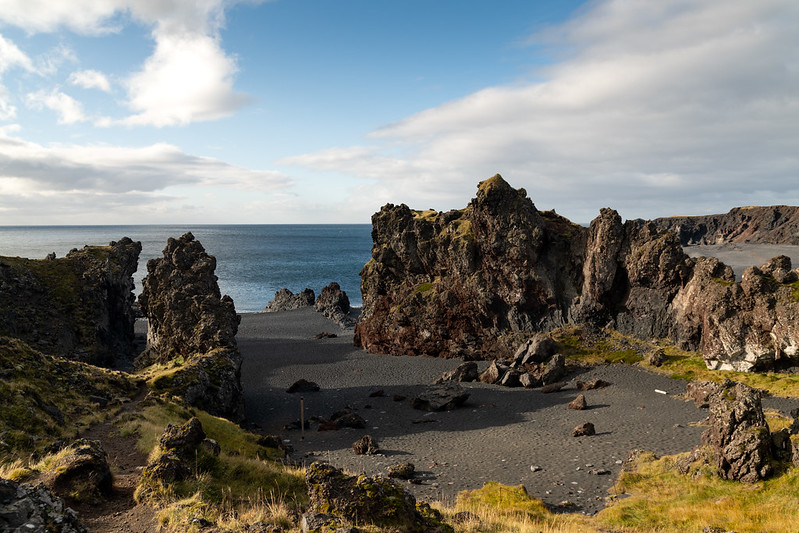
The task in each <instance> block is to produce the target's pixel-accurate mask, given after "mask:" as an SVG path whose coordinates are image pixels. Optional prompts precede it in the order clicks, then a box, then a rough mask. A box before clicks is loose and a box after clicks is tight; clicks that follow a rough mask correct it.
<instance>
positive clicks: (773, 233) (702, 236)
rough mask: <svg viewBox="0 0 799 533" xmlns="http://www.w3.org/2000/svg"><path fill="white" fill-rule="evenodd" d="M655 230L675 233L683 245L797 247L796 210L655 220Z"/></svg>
mask: <svg viewBox="0 0 799 533" xmlns="http://www.w3.org/2000/svg"><path fill="white" fill-rule="evenodd" d="M653 222H654V223H655V225H656V226H657V227H658V229H661V230H667V231H670V232H672V233H675V234H676V235H677V236H678V237H679V238H680V242H681V243H682V244H683V245H691V244H724V243H752V244H755V243H758V244H791V245H799V207H796V206H790V205H774V206H764V207H736V208H734V209H731V210H730V212H729V213H726V214H723V215H703V216H692V217H691V216H689V217H667V218H658V219H655V220H654V221H653Z"/></svg>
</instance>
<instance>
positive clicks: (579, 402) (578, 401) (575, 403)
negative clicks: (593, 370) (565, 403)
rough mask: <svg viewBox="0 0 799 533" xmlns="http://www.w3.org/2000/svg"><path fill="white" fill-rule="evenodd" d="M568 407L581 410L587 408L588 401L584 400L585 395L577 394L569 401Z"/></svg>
mask: <svg viewBox="0 0 799 533" xmlns="http://www.w3.org/2000/svg"><path fill="white" fill-rule="evenodd" d="M569 409H573V410H575V411H582V410H584V409H588V402H587V401H585V395H583V394H580V395H578V396H577V398H575V399H573V400H572V401H570V402H569Z"/></svg>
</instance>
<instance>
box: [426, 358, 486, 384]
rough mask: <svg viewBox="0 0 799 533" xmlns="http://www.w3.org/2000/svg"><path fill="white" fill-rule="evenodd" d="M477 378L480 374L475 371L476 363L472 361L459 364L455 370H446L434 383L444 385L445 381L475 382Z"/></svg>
mask: <svg viewBox="0 0 799 533" xmlns="http://www.w3.org/2000/svg"><path fill="white" fill-rule="evenodd" d="M479 377H480V374H479V372H478V371H477V363H475V362H474V361H466V362H464V363H461V364H459V365H458V366H457V367H456V368H454V369H452V370H447V371H446V372H444V373H443V374H441V377H439V378H438V379H436V380H435V381H434V383H436V384H437V383H444V382H445V381H458V382H470V381H477V380H478V379H479Z"/></svg>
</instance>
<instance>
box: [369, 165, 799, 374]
mask: <svg viewBox="0 0 799 533" xmlns="http://www.w3.org/2000/svg"><path fill="white" fill-rule="evenodd" d="M372 224H373V230H372V238H373V241H374V246H373V248H372V259H371V260H370V261H369V263H368V264H367V265H366V266H365V267H364V268H363V270H362V271H361V287H362V294H363V302H364V305H363V310H362V312H361V318H360V321H359V323H358V324H357V326H356V328H355V343H356V345H359V346H362V347H363V348H365V349H366V350H368V351H371V352H378V353H390V354H396V355H400V354H401V355H431V356H437V357H456V356H457V357H463V358H465V359H499V360H506V361H509V362H512V363H514V364H515V366H516V367H518V366H520V365H522V363H524V365H525V366H529V365H530V364H531V363H532V362H535V361H537V360H545V359H544V358H545V357H548V356H549V355H551V352H549V353H548V350H547V349H546V346H541V351H540V353H537V350H538V346H534V345H535V344H536V342H533V341H532V340H531V341H530V342H527V343H523V344H521V345H520V342H524V339H530V338H532V337H533V336H534V335H535V334H536V333H540V332H543V331H547V330H549V329H551V328H553V327H556V326H561V325H564V324H567V323H576V324H590V325H591V326H595V327H605V326H607V327H610V328H613V329H616V330H618V331H620V332H622V333H625V334H628V335H633V336H636V337H639V338H642V339H652V338H658V339H660V338H666V339H670V340H672V341H674V342H676V343H677V344H678V345H679V346H680V347H682V348H684V349H689V350H701V351H702V353H703V355H704V357H705V359H706V363H707V365H708V367H709V368H723V369H734V370H759V369H767V368H771V367H773V366H775V365H780V364H798V363H799V329H797V326H796V324H797V323H799V321H797V318H799V297H798V296H797V292H796V289H795V287H793V284H794V283H795V282H796V281H797V280H799V269H792V268H791V263H790V259H789V258H787V257H778V258H775V259H773V260H772V261H770V262H769V263H768V264H766V265H763V266H761V267H760V268H751V269H749V270H747V271H746V273H744V276H743V280H742V281H741V282H740V283H736V282H735V277H734V275H733V273H732V269H730V268H729V267H727V266H725V265H724V264H722V263H720V262H719V261H718V260H716V259H712V258H698V259H691V258H689V257H688V256H687V255H686V254H685V253H684V252H683V251H682V246H681V243H680V240H679V238H678V237H677V236H676V235H675V234H674V233H670V232H667V231H663V230H661V229H660V228H659V227H658V226H657V225H656V224H654V223H652V222H645V221H642V220H632V221H627V222H622V220H621V217H619V215H618V213H616V212H615V211H613V210H611V209H602V210H601V212H600V215H599V216H598V217H597V218H596V219H595V220H594V221H592V222H591V226H590V228H584V227H582V226H578V225H576V224H572V223H571V222H569V221H568V220H566V219H564V218H563V217H560V216H558V215H556V214H555V213H554V212H541V211H538V210H537V209H536V208H535V206H534V205H533V203H532V202H531V201H530V200H529V199H528V198H527V197H526V193H525V192H524V190H523V189H520V190H516V189H513V188H512V187H511V186H510V185H508V184H507V183H506V182H505V181H504V180H503V179H502V178H501V177H500V176H498V175H497V176H494V177H493V178H491V179H489V180H486V181H484V182H482V183H480V185H479V187H478V192H477V197H476V198H475V199H474V200H472V202H471V203H470V204H469V206H467V207H466V208H465V209H462V210H459V211H449V212H447V213H441V212H435V211H412V210H411V209H409V208H408V207H407V206H405V205H400V206H395V205H391V204H389V205H386V206H384V207H383V208H382V209H381V211H380V212H379V213H376V214H375V215H374V216H373V217H372ZM539 340H543V339H539ZM544 342H545V341H544ZM514 354H515V358H514V359H513V361H511V359H512V358H513V356H514ZM499 379H501V377H500V378H499Z"/></svg>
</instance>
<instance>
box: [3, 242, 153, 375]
mask: <svg viewBox="0 0 799 533" xmlns="http://www.w3.org/2000/svg"><path fill="white" fill-rule="evenodd" d="M140 252H141V243H139V242H133V241H132V240H130V239H129V238H127V237H125V238H123V239H121V240H120V241H119V242H111V243H110V244H109V245H108V246H86V247H84V248H83V249H82V250H77V249H75V250H72V251H71V252H69V254H67V256H66V257H64V258H58V259H56V258H54V257H53V256H52V255H51V256H49V257H48V259H42V260H34V259H22V258H19V257H0V335H6V336H9V337H16V338H18V339H21V340H24V341H25V342H27V343H28V344H30V345H31V346H33V347H35V348H36V349H38V350H40V351H42V352H44V353H47V354H50V355H57V356H60V357H65V358H68V359H74V360H77V361H82V362H85V363H91V364H95V365H100V366H111V365H113V364H114V363H115V360H117V359H118V358H122V359H124V358H131V357H132V356H133V355H134V354H133V346H134V332H133V324H134V321H135V317H134V314H133V309H132V307H131V304H132V303H133V301H134V300H135V297H134V295H133V273H134V272H136V268H137V265H138V260H139V253H140Z"/></svg>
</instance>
